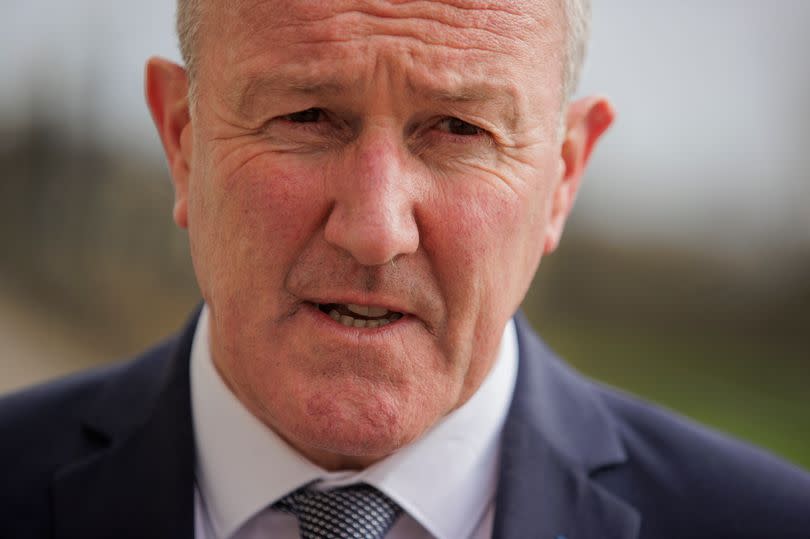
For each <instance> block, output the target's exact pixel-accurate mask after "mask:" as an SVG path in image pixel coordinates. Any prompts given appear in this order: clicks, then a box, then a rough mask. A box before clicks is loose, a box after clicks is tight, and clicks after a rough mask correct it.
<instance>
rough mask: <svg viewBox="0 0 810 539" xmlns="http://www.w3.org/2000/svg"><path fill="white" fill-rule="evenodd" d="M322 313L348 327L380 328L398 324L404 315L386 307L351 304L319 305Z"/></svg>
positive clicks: (317, 305)
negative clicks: (394, 323)
mask: <svg viewBox="0 0 810 539" xmlns="http://www.w3.org/2000/svg"><path fill="white" fill-rule="evenodd" d="M315 306H316V307H318V309H320V310H321V312H323V313H326V314H327V315H329V316H330V317H331V318H332V320H334V321H335V322H339V323H341V324H343V325H344V326H347V327H355V328H379V327H383V326H387V325H388V324H391V323H393V322H396V321H397V320H399V319H400V318H402V317H403V316H404V315H403V314H402V313H398V312H394V311H389V310H388V309H386V308H384V307H372V306H368V305H354V304H351V303H348V304H346V303H317V304H315Z"/></svg>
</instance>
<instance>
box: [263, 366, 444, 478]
mask: <svg viewBox="0 0 810 539" xmlns="http://www.w3.org/2000/svg"><path fill="white" fill-rule="evenodd" d="M348 385H349V386H351V387H350V388H346V387H341V386H344V384H335V383H334V381H333V382H332V384H331V385H330V389H329V390H328V391H323V392H317V393H313V394H312V395H310V396H309V397H308V398H306V399H304V400H303V401H302V402H300V405H301V407H300V409H299V410H297V411H296V412H297V413H295V414H288V415H286V416H285V418H284V420H283V421H282V422H281V423H279V424H277V429H276V430H277V431H280V432H279V434H281V435H282V436H284V433H285V432H286V433H287V436H285V437H286V438H287V439H288V442H290V443H291V444H292V445H293V446H294V447H295V448H296V449H298V450H299V451H300V452H301V453H303V454H304V455H305V456H307V457H309V458H310V460H313V461H314V462H315V463H316V464H319V465H321V466H323V467H326V468H335V467H364V466H367V465H368V464H371V463H373V462H376V461H377V460H380V459H382V458H384V457H386V456H388V455H390V454H392V453H394V452H395V451H397V450H398V449H400V448H401V447H403V446H405V445H407V444H409V443H410V442H412V441H413V440H415V439H416V438H418V437H419V436H420V435H421V434H422V433H423V432H424V431H425V430H426V429H427V428H428V427H429V426H430V425H431V424H433V423H434V422H435V418H434V417H433V416H434V414H426V413H425V412H427V411H428V410H426V409H425V408H424V407H423V406H422V405H421V403H420V402H418V401H419V399H409V398H407V393H406V394H404V395H403V394H399V393H398V392H397V391H392V390H391V389H390V388H379V387H366V388H365V389H360V388H358V387H356V386H357V384H356V383H352V384H348ZM403 393H404V392H403Z"/></svg>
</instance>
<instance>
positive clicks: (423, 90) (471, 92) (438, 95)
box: [407, 82, 519, 127]
mask: <svg viewBox="0 0 810 539" xmlns="http://www.w3.org/2000/svg"><path fill="white" fill-rule="evenodd" d="M407 89H408V92H409V93H410V94H412V95H414V96H416V97H418V98H420V99H423V100H426V101H431V102H440V103H448V104H451V105H457V104H476V103H480V104H484V103H493V104H495V105H496V106H497V108H498V109H499V111H500V112H501V113H502V114H503V117H504V119H505V120H506V121H507V122H508V124H509V125H510V126H511V127H514V126H515V124H516V123H517V120H518V117H519V113H518V104H517V103H516V101H515V99H514V97H513V96H512V94H511V93H510V92H508V91H506V90H505V88H502V87H500V86H498V85H494V84H489V83H481V84H470V85H462V86H458V87H455V88H441V87H440V88H435V87H424V86H417V85H414V84H411V83H410V82H409V83H408V84H407Z"/></svg>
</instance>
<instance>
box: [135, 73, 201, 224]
mask: <svg viewBox="0 0 810 539" xmlns="http://www.w3.org/2000/svg"><path fill="white" fill-rule="evenodd" d="M144 86H145V87H144V90H145V94H146V102H147V105H148V106H149V111H150V112H151V114H152V121H153V122H154V123H155V127H156V128H157V130H158V134H159V135H160V141H161V143H162V144H163V151H164V152H165V154H166V160H167V161H168V164H169V172H170V173H171V176H172V183H173V185H174V196H175V201H174V212H173V215H174V220H175V222H176V223H177V225H178V226H180V227H183V228H185V227H187V226H188V215H187V210H186V207H187V197H188V181H189V175H190V164H191V155H192V144H193V137H192V132H191V116H190V112H189V105H188V77H187V75H186V71H185V70H184V69H183V68H182V67H181V66H179V65H177V64H175V63H173V62H170V61H168V60H164V59H162V58H150V59H149V61H148V62H147V63H146V74H145V83H144Z"/></svg>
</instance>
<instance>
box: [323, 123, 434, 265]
mask: <svg viewBox="0 0 810 539" xmlns="http://www.w3.org/2000/svg"><path fill="white" fill-rule="evenodd" d="M338 169H339V171H336V172H337V174H336V176H337V177H335V176H333V177H331V178H330V179H329V182H330V188H331V191H332V196H333V199H334V205H333V208H332V211H331V213H330V214H329V217H328V219H327V222H326V228H325V231H324V235H325V238H326V241H328V242H329V243H331V244H332V245H334V246H335V247H338V248H340V249H342V250H344V251H346V252H348V253H349V254H350V255H351V256H352V257H353V258H354V259H355V260H356V261H357V262H358V263H360V264H362V265H364V266H379V265H382V264H386V263H388V262H391V261H392V260H394V259H395V258H396V257H398V256H400V255H407V254H410V253H414V252H415V251H416V250H417V248H418V247H419V230H418V226H417V223H416V219H415V216H414V207H415V200H416V196H415V187H416V185H415V182H414V181H413V177H412V176H409V173H408V171H407V170H406V167H405V166H404V164H403V158H402V156H401V154H400V153H399V152H398V149H397V147H396V145H395V143H393V142H391V141H386V140H385V138H384V136H382V135H373V136H367V137H363V138H362V139H361V140H358V141H357V142H356V146H355V148H354V149H353V151H351V150H350V151H347V152H346V154H345V157H344V158H343V162H342V163H341V166H339V167H338Z"/></svg>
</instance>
